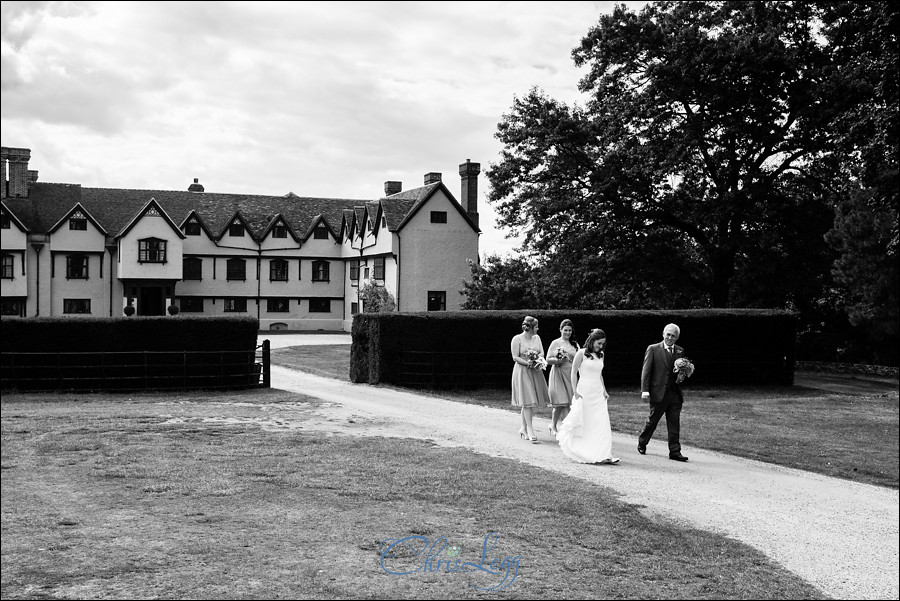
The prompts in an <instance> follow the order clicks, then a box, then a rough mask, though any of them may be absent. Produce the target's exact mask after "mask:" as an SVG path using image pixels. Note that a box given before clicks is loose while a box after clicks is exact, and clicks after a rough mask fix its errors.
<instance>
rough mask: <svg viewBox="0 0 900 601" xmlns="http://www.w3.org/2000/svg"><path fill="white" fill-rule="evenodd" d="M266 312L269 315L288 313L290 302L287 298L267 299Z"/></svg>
mask: <svg viewBox="0 0 900 601" xmlns="http://www.w3.org/2000/svg"><path fill="white" fill-rule="evenodd" d="M266 311H268V312H269V313H287V312H288V311H290V301H289V300H288V299H286V298H267V299H266Z"/></svg>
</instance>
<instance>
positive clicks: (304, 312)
mask: <svg viewBox="0 0 900 601" xmlns="http://www.w3.org/2000/svg"><path fill="white" fill-rule="evenodd" d="M30 157H31V151H30V150H29V149H27V148H7V147H3V148H2V164H3V186H2V199H0V255H2V278H0V292H2V314H3V315H12V316H19V317H33V316H81V315H94V316H112V317H119V316H122V315H123V313H124V312H125V310H126V307H129V306H130V307H133V309H134V312H135V313H136V314H137V315H166V314H167V313H172V312H173V310H172V309H170V307H171V306H173V305H174V306H176V307H178V309H179V312H180V313H184V314H202V315H219V314H225V313H227V314H249V315H255V316H256V317H257V318H258V319H259V322H260V328H261V329H272V330H277V329H291V330H345V331H349V329H350V323H351V321H352V316H353V314H355V313H357V312H358V311H361V310H363V307H362V306H361V302H360V294H359V291H360V287H361V286H363V285H365V284H366V283H367V282H370V283H371V284H373V285H377V286H383V287H384V288H385V289H386V290H387V291H388V292H390V293H391V295H392V296H393V297H394V299H395V300H396V303H397V309H398V310H400V311H453V310H458V309H459V308H460V304H461V303H462V300H463V298H462V294H460V290H461V289H462V287H463V286H462V282H463V280H465V279H468V278H469V277H471V270H470V268H469V261H474V262H477V261H478V236H479V234H480V230H479V229H478V200H477V196H478V174H479V173H480V171H481V169H480V165H479V164H478V163H472V162H470V161H469V160H466V162H465V163H463V164H461V165H460V166H459V174H460V178H461V192H460V200H459V201H457V199H456V198H454V196H453V194H452V193H451V192H450V190H448V189H447V187H446V186H445V185H444V183H443V181H442V179H441V174H440V173H427V174H425V178H424V184H423V185H422V186H421V187H418V188H413V189H411V190H405V191H404V190H403V187H402V183H401V182H396V181H388V182H385V184H384V196H382V197H380V198H373V199H367V200H347V199H339V198H307V197H302V196H297V195H296V194H294V193H292V192H289V193H287V194H285V195H284V196H258V195H248V194H221V193H210V192H206V191H205V189H204V187H203V186H202V185H201V184H200V183H199V182H198V181H197V180H196V179H194V181H193V183H192V184H190V185H189V186H188V187H187V189H186V190H184V191H175V190H129V189H109V188H85V187H83V186H81V185H80V184H53V183H40V182H38V172H37V171H34V170H29V169H28V162H29V159H30ZM7 164H8V177H7ZM460 203H461V204H460ZM128 312H129V313H130V312H131V309H128Z"/></svg>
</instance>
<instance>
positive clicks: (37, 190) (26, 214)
mask: <svg viewBox="0 0 900 601" xmlns="http://www.w3.org/2000/svg"><path fill="white" fill-rule="evenodd" d="M437 190H442V191H443V192H444V194H445V195H446V196H447V198H448V199H450V201H451V203H452V204H453V205H454V206H455V207H456V208H457V210H458V211H459V212H460V214H461V215H462V216H463V218H464V219H465V220H466V221H467V222H468V223H469V224H470V225H471V226H472V228H473V229H474V230H475V231H476V232H477V231H480V230H478V228H477V226H475V224H474V223H473V222H472V220H471V219H470V218H469V216H468V214H467V213H466V211H465V210H464V209H463V208H462V207H461V206H460V205H459V203H458V202H457V201H456V199H455V198H454V197H453V195H452V194H451V193H450V192H449V190H447V188H446V187H445V186H444V184H443V183H441V182H436V183H433V184H427V185H425V186H423V187H421V188H414V189H412V190H407V191H404V192H399V193H397V194H393V195H391V196H388V197H385V198H382V199H380V200H354V199H346V198H310V197H303V196H297V195H296V194H294V193H289V194H286V195H283V196H263V195H253V194H219V193H213V192H189V191H175V190H132V189H119V188H84V187H82V186H80V185H78V184H54V183H44V182H34V183H32V184H30V186H29V196H28V197H27V198H7V199H5V200H4V206H5V207H6V209H7V210H8V211H9V213H10V215H11V216H14V217H15V219H16V222H17V224H19V225H20V226H21V227H22V228H23V229H25V230H26V231H29V232H33V233H34V232H49V231H50V230H51V228H52V227H54V226H56V225H58V224H59V223H61V221H62V220H63V219H65V218H66V217H68V215H70V214H71V212H72V211H73V210H74V209H75V207H78V206H80V207H81V208H82V209H83V210H84V211H85V214H86V215H90V218H91V220H92V222H93V223H94V224H95V225H96V226H97V227H98V229H100V230H101V231H103V232H108V233H109V235H113V236H121V235H122V234H124V233H125V231H127V228H128V227H129V226H130V225H131V224H133V222H134V220H135V219H136V216H138V215H141V214H142V212H143V211H144V210H146V208H147V206H148V203H149V202H150V201H151V199H152V200H155V202H156V203H157V205H158V207H159V209H160V211H161V213H162V214H164V215H165V216H166V218H167V219H168V220H169V221H170V222H171V223H172V225H173V226H174V227H175V229H177V230H179V231H180V230H181V228H183V226H184V223H185V221H186V220H187V219H188V218H189V217H192V216H193V217H195V218H196V219H197V220H198V221H199V222H200V223H201V225H202V227H203V228H204V230H205V231H206V232H207V235H209V236H210V238H212V239H213V240H217V239H218V238H219V237H221V235H222V234H224V232H225V231H226V230H227V227H228V225H230V224H231V223H232V222H233V220H234V219H235V217H236V216H238V215H239V216H240V219H241V220H242V221H243V223H244V224H245V227H246V228H247V231H248V233H249V234H250V236H251V237H253V239H254V240H262V239H264V238H265V236H266V235H267V234H268V232H269V230H270V229H271V228H272V226H273V224H274V223H275V222H276V220H277V219H278V218H279V217H280V218H281V219H282V220H283V221H284V223H285V225H286V226H287V227H288V229H289V230H290V231H291V235H292V236H294V238H295V239H301V240H305V239H306V238H308V237H309V236H310V235H311V234H312V231H313V229H314V227H315V226H316V224H317V223H319V222H320V221H323V222H324V223H325V225H326V226H327V227H328V229H329V231H330V232H331V234H332V236H334V237H335V238H337V239H340V237H341V236H342V235H346V234H347V233H352V234H355V235H359V232H360V231H361V229H362V226H363V224H364V220H369V225H370V227H372V228H373V229H376V226H377V225H378V224H377V222H376V221H375V220H376V219H377V218H378V216H379V214H381V215H383V216H384V218H385V221H386V224H387V227H388V230H389V231H391V232H396V231H398V230H399V229H401V228H402V227H403V226H404V225H405V223H406V222H407V221H409V219H410V218H411V217H412V216H413V215H414V214H415V213H416V212H417V211H418V210H419V209H420V208H421V207H422V206H423V205H424V204H425V203H426V202H427V201H428V199H429V198H431V197H432V196H433V195H434V194H435V193H436V192H437ZM176 224H179V225H176ZM345 224H346V225H345ZM345 228H346V231H345ZM376 231H377V229H376ZM213 232H219V235H218V236H217V235H216V234H214V233H213Z"/></svg>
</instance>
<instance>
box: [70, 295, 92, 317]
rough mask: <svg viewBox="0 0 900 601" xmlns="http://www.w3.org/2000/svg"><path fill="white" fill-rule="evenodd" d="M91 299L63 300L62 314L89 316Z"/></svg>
mask: <svg viewBox="0 0 900 601" xmlns="http://www.w3.org/2000/svg"><path fill="white" fill-rule="evenodd" d="M90 312H91V299H89V298H64V299H63V313H65V314H81V315H84V314H90Z"/></svg>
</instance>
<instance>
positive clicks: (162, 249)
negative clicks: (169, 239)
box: [138, 238, 166, 263]
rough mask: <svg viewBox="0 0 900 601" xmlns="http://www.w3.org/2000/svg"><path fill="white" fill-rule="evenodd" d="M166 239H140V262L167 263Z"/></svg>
mask: <svg viewBox="0 0 900 601" xmlns="http://www.w3.org/2000/svg"><path fill="white" fill-rule="evenodd" d="M165 262H166V241H165V240H160V239H159V238H145V239H143V240H138V263H165Z"/></svg>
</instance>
